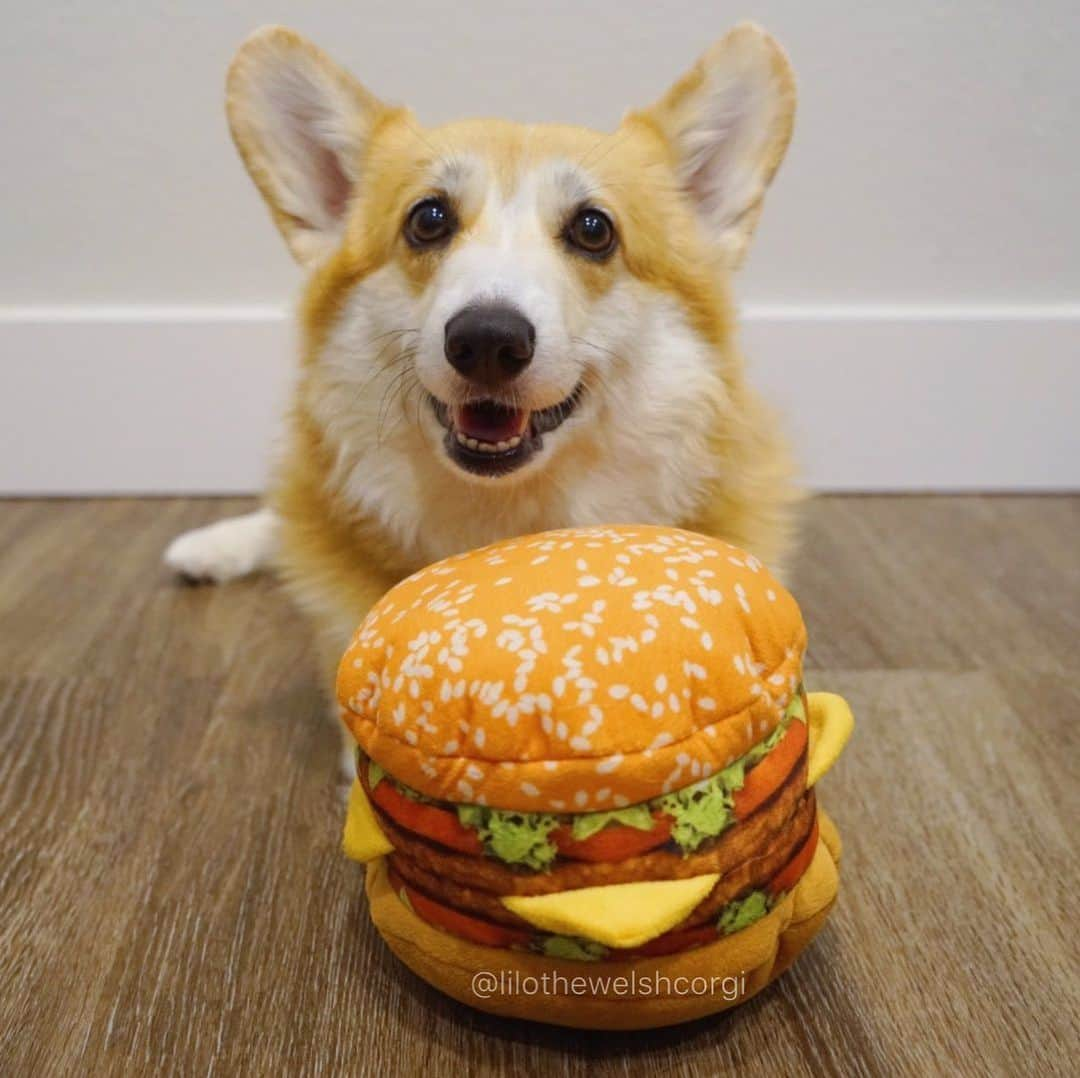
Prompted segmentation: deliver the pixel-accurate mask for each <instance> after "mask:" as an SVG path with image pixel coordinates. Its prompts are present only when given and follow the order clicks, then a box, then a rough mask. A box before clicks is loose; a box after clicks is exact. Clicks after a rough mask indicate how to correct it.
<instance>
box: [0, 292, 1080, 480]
mask: <svg viewBox="0 0 1080 1078" xmlns="http://www.w3.org/2000/svg"><path fill="white" fill-rule="evenodd" d="M744 344H745V351H746V353H747V356H748V357H749V360H750V366H751V372H752V377H753V380H754V381H755V382H756V383H757V384H758V385H759V386H760V387H761V389H762V391H763V392H764V393H765V395H766V396H768V397H769V398H770V399H772V400H773V401H774V402H775V403H776V404H777V406H778V407H779V408H780V409H781V410H782V411H783V412H784V413H785V415H786V417H787V421H788V422H789V424H790V425H791V428H792V431H793V438H794V440H795V443H796V446H797V448H798V451H799V453H800V459H801V461H802V464H803V473H804V477H805V479H806V482H807V483H808V484H809V485H810V486H812V487H815V488H817V489H823V490H860V491H878V490H891V491H909V490H1030V491H1038V490H1061V489H1076V488H1078V487H1080V418H1078V416H1077V407H1078V402H1080V305H1073V304H1066V305H1060V306H1035V305H1032V306H1019V307H1005V306H988V307H917V306H915V307H885V306H874V307H858V306H856V307H828V306H820V307H815V306H812V307H773V306H769V307H756V308H748V309H747V310H746V312H745V329H744ZM292 366H293V360H292V332H291V328H290V325H289V322H288V319H287V317H286V316H285V314H284V313H283V312H281V311H280V310H278V309H276V308H272V307H220V308H216V307H212V308H192V307H188V308H178V307H176V308H174V307H165V308H156V307H155V308H151V307H132V308H120V307H88V308H12V309H7V310H4V309H0V493H6V494H18V495H29V494H57V495H59V494H120V493H131V494H134V493H139V494H166V493H168V494H171V493H182V492H183V493H213V494H226V493H229V494H231V493H239V492H250V491H257V490H258V489H259V488H260V487H261V485H262V483H263V479H264V476H265V471H266V464H267V459H268V456H269V449H270V445H271V442H272V438H273V434H274V430H275V427H276V422H277V416H278V414H279V412H280V409H281V407H282V405H283V402H284V400H285V397H286V392H287V385H288V381H289V378H290V372H291V370H292Z"/></svg>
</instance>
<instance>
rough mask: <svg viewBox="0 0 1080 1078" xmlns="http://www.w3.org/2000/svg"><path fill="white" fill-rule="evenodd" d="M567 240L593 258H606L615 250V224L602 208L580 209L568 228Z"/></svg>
mask: <svg viewBox="0 0 1080 1078" xmlns="http://www.w3.org/2000/svg"><path fill="white" fill-rule="evenodd" d="M566 241H567V243H569V244H570V245H571V246H572V247H576V248H577V249H578V250H579V251H583V252H584V253H585V254H587V255H591V256H592V257H593V258H606V257H607V256H608V255H609V254H611V252H612V251H614V250H615V226H614V225H613V224H612V223H611V218H610V217H608V215H607V214H606V213H603V212H601V211H600V210H595V209H591V208H588V207H587V208H585V209H583V210H578V212H577V214H575V216H574V218H573V220H572V221H571V222H570V224H569V225H568V226H567V229H566Z"/></svg>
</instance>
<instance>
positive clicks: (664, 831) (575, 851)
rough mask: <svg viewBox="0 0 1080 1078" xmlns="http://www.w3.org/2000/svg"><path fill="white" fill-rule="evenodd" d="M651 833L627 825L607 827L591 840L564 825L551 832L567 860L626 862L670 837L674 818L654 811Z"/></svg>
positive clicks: (661, 844)
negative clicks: (575, 835)
mask: <svg viewBox="0 0 1080 1078" xmlns="http://www.w3.org/2000/svg"><path fill="white" fill-rule="evenodd" d="M653 820H655V821H656V822H655V823H654V825H653V828H652V830H651V831H641V830H639V829H638V828H636V827H627V826H626V825H625V824H608V825H607V827H605V828H603V830H601V831H597V832H596V834H595V835H590V836H589V837H588V838H582V839H575V838H574V837H573V832H572V831H571V829H570V827H569V826H567V825H566V824H563V825H562V826H561V827H557V828H556V829H555V830H554V831H552V832H551V837H552V839H553V840H554V842H555V845H556V847H557V848H558V850H559V853H561V854H562V855H563V856H564V857H570V858H573V859H574V860H575V861H625V860H626V859H627V858H628V857H637V855H638V854H641V853H648V852H649V850H655V849H656V847H657V846H663V844H664V843H665V842H667V840H668V839H669V838H671V823H672V820H671V817H670V816H668V815H666V814H665V813H663V812H654V813H653Z"/></svg>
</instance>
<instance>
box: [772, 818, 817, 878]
mask: <svg viewBox="0 0 1080 1078" xmlns="http://www.w3.org/2000/svg"><path fill="white" fill-rule="evenodd" d="M817 841H818V822H817V816H815V817H814V826H813V827H811V828H810V834H809V835H808V836H807V838H806V841H805V842H804V843H803V844H802V845H801V846H800V847H799V849H798V852H797V853H796V854H795V856H794V857H792V859H791V860H790V861H788V863H787V864H786V865H785V866H784V867H783V868H782V869H780V871H779V872H778V873H777V874H776V875H775V876H773V878H772V879H771V880H769V883H768V890H769V893H770V894H773V895H778V894H780V893H781V892H783V891H790V890H791V889H792V888H793V887H794V886H795V884H797V883H798V882H799V880H801V879H802V876H803V873H804V872H805V871H806V870H807V869H808V868H809V867H810V862H811V861H812V860H813V859H814V853H815V851H816V850H817Z"/></svg>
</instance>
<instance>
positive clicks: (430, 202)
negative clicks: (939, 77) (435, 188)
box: [405, 198, 457, 247]
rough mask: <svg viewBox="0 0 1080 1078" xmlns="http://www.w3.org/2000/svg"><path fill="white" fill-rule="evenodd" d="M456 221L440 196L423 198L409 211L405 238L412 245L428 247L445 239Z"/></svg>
mask: <svg viewBox="0 0 1080 1078" xmlns="http://www.w3.org/2000/svg"><path fill="white" fill-rule="evenodd" d="M456 224H457V222H456V221H455V220H454V213H453V211H452V210H451V209H450V207H449V206H448V205H447V203H446V202H444V201H443V200H442V199H441V198H425V199H424V201H423V202H419V203H417V204H416V205H415V206H413V208H412V209H411V210H410V211H409V216H408V219H407V220H406V221H405V238H406V239H407V240H408V241H409V243H411V244H412V245H413V246H414V247H430V246H431V245H432V244H435V243H438V242H439V241H440V240H444V239H446V238H447V237H448V236H449V235H450V233H451V232H453V231H454V228H455V226H456Z"/></svg>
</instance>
